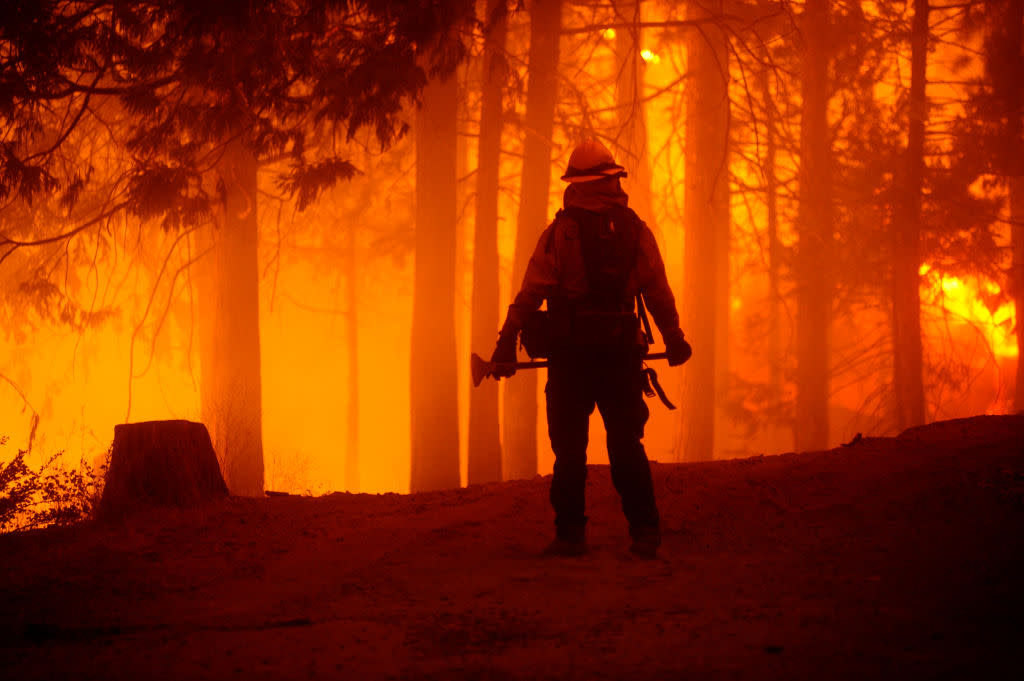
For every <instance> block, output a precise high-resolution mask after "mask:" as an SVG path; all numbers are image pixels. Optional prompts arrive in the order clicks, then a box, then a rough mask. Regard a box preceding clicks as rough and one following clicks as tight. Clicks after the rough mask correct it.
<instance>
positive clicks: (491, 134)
mask: <svg viewBox="0 0 1024 681" xmlns="http://www.w3.org/2000/svg"><path fill="white" fill-rule="evenodd" d="M507 12H508V8H507V3H506V0H488V2H487V16H486V17H485V18H484V21H485V22H486V26H487V33H486V36H485V38H484V57H483V61H484V64H483V93H482V94H483V97H482V102H481V105H480V109H481V110H480V145H479V150H478V159H479V161H478V168H479V171H478V173H477V181H476V231H475V234H474V237H473V292H472V302H471V306H472V317H473V318H472V322H471V324H472V331H471V335H470V337H471V339H472V347H473V348H474V349H479V350H478V352H483V351H484V349H486V348H490V346H492V345H493V344H494V338H495V333H496V332H497V330H498V325H499V324H500V321H499V319H498V317H499V313H498V310H499V304H500V302H499V300H498V271H499V269H500V268H499V262H498V172H499V168H500V165H501V128H502V119H503V116H502V93H503V91H504V84H505V60H504V57H503V54H504V51H505V40H506V35H507V32H508V22H507V19H506V17H507ZM499 428H500V424H499V418H498V382H497V381H484V382H483V383H481V384H480V385H479V386H477V387H475V388H472V389H471V391H470V402H469V455H468V458H469V461H468V462H467V474H466V478H467V482H468V483H469V484H471V485H473V484H477V483H483V482H493V481H496V480H501V433H500V431H499Z"/></svg>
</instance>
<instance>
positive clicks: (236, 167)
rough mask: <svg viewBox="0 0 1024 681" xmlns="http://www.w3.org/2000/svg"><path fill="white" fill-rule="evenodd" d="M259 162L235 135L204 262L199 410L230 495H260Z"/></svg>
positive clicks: (222, 169) (220, 168) (221, 166)
mask: <svg viewBox="0 0 1024 681" xmlns="http://www.w3.org/2000/svg"><path fill="white" fill-rule="evenodd" d="M256 171H257V163H256V159H255V158H254V157H253V155H252V153H251V152H250V151H249V150H248V149H246V148H245V146H244V145H243V144H242V143H241V142H240V141H238V140H235V141H232V142H229V143H228V144H227V147H226V149H225V152H224V155H223V157H222V158H221V160H220V162H219V163H218V165H217V178H218V184H220V185H221V186H222V187H223V191H224V205H223V210H222V212H221V215H220V216H219V219H218V220H217V223H216V224H215V225H214V226H213V228H212V229H205V230H204V232H203V240H202V242H201V249H202V250H204V251H206V253H205V255H204V256H203V262H202V265H201V266H200V270H201V272H200V274H199V276H198V277H197V278H198V280H199V309H200V327H201V328H200V355H201V383H200V403H201V404H200V411H201V419H202V421H203V423H205V424H206V425H207V427H208V428H209V431H210V437H211V438H212V440H213V443H214V449H215V450H216V452H217V455H218V456H219V457H220V464H221V469H222V470H223V472H224V479H225V481H226V482H227V484H228V488H229V489H230V490H231V493H232V494H237V495H241V496H262V495H263V417H262V409H263V402H262V388H261V382H260V381H261V379H260V324H259V266H258V262H257V241H258V223H257V214H256V200H257V199H256V191H257V184H256Z"/></svg>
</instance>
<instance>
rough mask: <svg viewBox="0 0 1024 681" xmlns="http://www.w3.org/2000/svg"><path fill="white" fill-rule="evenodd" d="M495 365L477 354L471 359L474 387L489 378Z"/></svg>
mask: <svg viewBox="0 0 1024 681" xmlns="http://www.w3.org/2000/svg"><path fill="white" fill-rule="evenodd" d="M493 369H494V365H493V364H491V363H490V362H488V361H487V360H485V359H484V358H483V357H481V356H480V355H478V354H476V353H475V352H474V353H473V354H472V355H470V357H469V372H470V373H471V374H472V375H473V387H474V388H475V387H476V386H478V385H480V383H481V381H483V380H484V379H485V378H487V377H488V376H489V375H490V373H491V371H492V370H493Z"/></svg>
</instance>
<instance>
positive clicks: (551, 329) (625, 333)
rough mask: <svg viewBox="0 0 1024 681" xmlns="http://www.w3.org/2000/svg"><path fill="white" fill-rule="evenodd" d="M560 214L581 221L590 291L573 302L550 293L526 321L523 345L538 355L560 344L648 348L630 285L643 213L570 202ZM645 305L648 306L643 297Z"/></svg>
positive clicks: (546, 354)
mask: <svg viewBox="0 0 1024 681" xmlns="http://www.w3.org/2000/svg"><path fill="white" fill-rule="evenodd" d="M555 219H556V220H559V219H568V220H571V221H572V222H574V223H576V224H577V225H578V226H579V235H580V251H581V254H582V256H583V266H584V271H585V274H586V280H587V292H586V294H585V295H584V297H583V298H582V299H580V300H577V301H573V302H570V301H569V300H568V298H565V297H559V296H554V297H552V298H550V299H548V309H547V310H538V311H536V312H534V313H533V314H532V315H531V316H530V317H529V318H528V319H527V320H526V323H525V324H524V325H523V329H522V332H521V334H520V342H521V343H522V345H523V348H524V349H525V350H526V352H527V354H528V355H529V356H530V357H533V358H536V357H550V356H551V353H552V352H558V351H560V350H621V351H628V350H630V349H638V350H639V351H640V353H641V354H643V352H644V351H646V343H645V342H644V341H645V336H644V334H643V332H641V330H640V322H639V320H638V319H637V316H636V315H635V314H634V313H633V296H632V295H631V294H629V293H628V292H627V289H626V286H627V284H628V282H629V276H630V274H631V273H632V272H633V269H634V268H635V266H636V260H637V255H638V252H639V237H640V230H641V228H642V224H643V223H642V222H641V221H640V218H639V217H637V215H636V213H634V212H633V211H632V210H631V209H629V208H626V207H621V208H620V207H617V206H616V207H614V208H613V209H612V210H610V211H609V212H607V213H595V212H592V211H588V210H585V209H582V208H578V207H574V206H570V207H568V208H565V209H563V210H560V211H559V212H558V214H557V215H556V217H555ZM549 247H550V244H549ZM639 305H640V306H641V309H642V301H641V302H639ZM648 342H649V341H648Z"/></svg>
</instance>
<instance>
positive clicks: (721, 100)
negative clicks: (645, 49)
mask: <svg viewBox="0 0 1024 681" xmlns="http://www.w3.org/2000/svg"><path fill="white" fill-rule="evenodd" d="M721 10H722V4H721V2H716V3H711V4H710V5H708V6H707V8H706V9H704V8H702V7H698V6H697V5H696V4H694V5H692V6H691V9H690V14H691V16H692V17H693V18H703V17H704V16H706V15H705V12H707V11H711V12H717V13H720V12H721ZM726 41H727V38H726V36H725V33H724V32H723V31H722V30H721V29H720V28H718V27H715V26H708V27H707V29H706V30H704V31H693V32H691V34H690V35H689V37H688V43H687V60H688V62H689V72H690V73H691V74H693V77H692V80H691V81H690V84H689V85H688V86H687V87H688V89H687V97H686V195H685V198H684V230H685V240H684V244H683V249H684V250H683V268H684V271H683V286H682V289H681V291H682V305H681V307H682V326H683V331H684V332H685V333H686V336H687V338H689V339H690V342H691V343H692V344H693V348H694V358H693V360H692V361H691V362H689V363H688V364H687V365H686V371H685V372H684V373H683V407H682V409H681V410H680V418H681V419H682V438H681V440H680V442H679V445H678V446H679V447H680V448H681V451H679V452H677V457H676V458H677V459H679V460H685V461H701V460H710V459H712V458H714V451H715V420H716V418H715V417H716V414H715V411H716V408H717V405H718V393H719V389H720V385H719V384H720V381H721V376H720V374H721V371H722V367H721V364H722V357H721V355H722V352H723V347H724V340H725V339H724V334H723V333H722V329H723V321H724V315H728V313H729V311H728V309H727V308H728V305H727V304H725V305H723V302H722V301H723V298H725V299H726V300H727V299H728V257H729V253H728V245H729V88H728V84H729V56H728V49H727V48H728V45H727V42H726Z"/></svg>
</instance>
